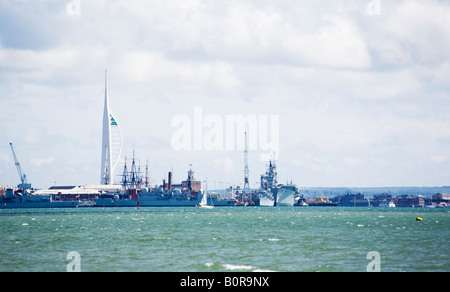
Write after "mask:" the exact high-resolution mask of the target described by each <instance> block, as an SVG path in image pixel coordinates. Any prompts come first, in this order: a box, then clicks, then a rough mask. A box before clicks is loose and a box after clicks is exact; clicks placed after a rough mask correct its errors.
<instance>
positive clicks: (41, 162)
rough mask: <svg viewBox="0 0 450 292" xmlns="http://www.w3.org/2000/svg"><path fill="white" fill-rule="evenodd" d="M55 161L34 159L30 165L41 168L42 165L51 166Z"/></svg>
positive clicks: (51, 159)
mask: <svg viewBox="0 0 450 292" xmlns="http://www.w3.org/2000/svg"><path fill="white" fill-rule="evenodd" d="M54 161H55V158H54V157H45V158H35V159H31V161H30V162H31V165H33V166H35V167H41V166H43V165H47V164H52V163H53V162H54Z"/></svg>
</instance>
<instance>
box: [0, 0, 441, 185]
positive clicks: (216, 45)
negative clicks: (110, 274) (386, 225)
mask: <svg viewBox="0 0 450 292" xmlns="http://www.w3.org/2000/svg"><path fill="white" fill-rule="evenodd" d="M105 69H107V70H108V83H109V98H110V107H111V110H112V112H114V115H115V117H116V120H117V122H118V124H119V125H120V127H121V131H122V135H123V153H122V158H121V159H122V160H123V159H124V157H125V156H127V157H128V161H129V158H130V157H131V156H132V152H133V149H134V151H135V155H136V157H137V158H138V162H139V163H140V165H141V169H142V170H143V169H144V168H145V164H146V160H147V159H148V163H149V175H150V179H151V182H152V185H153V184H159V183H161V180H162V179H163V178H166V177H167V172H168V171H171V170H172V171H173V173H174V175H173V178H174V181H175V182H179V181H181V180H184V179H186V177H187V171H188V169H189V168H190V164H191V165H192V168H193V169H194V171H195V176H196V178H197V179H198V180H201V181H206V180H207V181H208V188H209V189H214V188H218V187H220V186H224V185H225V184H230V183H232V184H235V185H243V181H244V153H243V151H242V149H241V147H238V146H234V147H233V146H232V147H228V148H227V147H225V146H226V145H227V144H226V143H228V142H230V140H229V139H230V137H229V136H227V135H226V133H228V132H229V131H230V128H227V117H228V118H237V117H239V116H242V117H245V118H247V119H249V120H252V121H254V120H256V123H257V124H256V128H255V127H253V128H252V127H250V128H251V129H252V131H250V132H249V140H251V141H252V143H253V142H254V143H256V144H252V147H251V149H250V151H249V173H250V177H249V178H250V186H251V187H255V186H257V185H258V183H259V177H260V174H262V173H264V172H265V168H266V165H267V163H268V162H267V159H268V155H265V156H264V155H263V154H268V153H270V152H272V150H277V151H276V155H275V156H276V160H277V167H278V178H279V182H280V183H286V182H287V181H289V182H290V181H291V180H292V182H293V183H295V184H297V186H300V187H320V186H322V187H377V186H443V185H450V167H449V164H450V2H449V1H438V0H425V1H419V0H404V1H402V0H398V1H387V0H367V1H366V0H346V1H332V0H318V1H306V0H295V1H294V0H279V1H268V0H242V1H239V0H217V1H206V0H205V1H203V0H181V1H178V0H169V1H153V0H145V1H144V0H143V1H138V0H126V1H125V0H123V1H122V0H115V1H112V0H109V1H106V0H89V1H88V0H28V1H27V0H0V185H17V184H18V183H20V180H19V175H18V174H17V171H16V169H15V164H14V160H13V157H12V154H11V149H10V147H9V142H13V144H14V148H15V151H16V154H17V156H18V159H19V162H20V164H21V166H22V169H23V171H24V173H26V174H27V177H28V180H29V181H30V182H31V183H32V185H33V187H36V188H48V187H50V186H52V185H55V184H57V185H85V184H98V183H99V182H100V165H101V136H102V118H103V102H104V82H105V81H104V78H105V76H104V74H105ZM199 113H201V115H199ZM272 119H274V120H275V121H277V120H278V123H276V122H275V123H271V121H272ZM183 121H184V122H185V123H184V124H183V123H182V122H183ZM186 123H189V127H190V128H189V127H188V126H187V124H186ZM255 129H258V130H257V131H256V130H255ZM188 130H190V131H188ZM186 133H189V134H190V135H187V134H186ZM180 134H182V135H180ZM236 135H238V134H236ZM238 136H239V135H238ZM180 137H181V138H180ZM240 137H242V135H240ZM180 139H181V140H182V142H183V143H184V142H186V144H183V143H181V144H179V143H178V144H177V141H178V142H179V141H180ZM186 139H187V140H186ZM189 139H191V140H189ZM198 139H200V140H198ZM174 141H175V142H174ZM195 141H197V142H198V141H200V142H199V144H197V146H198V147H195V146H196V145H195V143H196V142H195ZM205 141H206V142H205ZM255 141H256V142H255ZM264 141H269V142H270V143H271V144H272V146H273V145H276V144H278V145H279V146H278V147H275V148H276V149H269V148H270V147H269V148H268V147H266V146H267V144H265V143H263V142H264ZM202 142H203V143H202ZM189 143H191V144H189ZM188 144H189V145H191V146H192V147H182V146H183V145H185V146H186V145H188ZM231 144H232V143H231ZM231 144H230V145H231ZM180 145H181V146H180ZM221 145H223V147H219V146H221ZM272 148H273V147H272ZM268 149H269V150H268ZM122 165H123V164H121V163H119V166H118V168H117V169H116V172H115V175H116V180H119V179H120V178H119V175H120V174H121V169H122V167H123V166H122Z"/></svg>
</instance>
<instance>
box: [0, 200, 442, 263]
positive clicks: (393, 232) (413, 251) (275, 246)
mask: <svg viewBox="0 0 450 292" xmlns="http://www.w3.org/2000/svg"><path fill="white" fill-rule="evenodd" d="M449 211H450V209H447V208H442V209H441V208H438V209H429V208H378V207H368V208H360V207H356V208H354V207H216V208H214V209H212V210H205V209H198V208H183V207H168V208H154V207H153V208H152V207H141V208H140V209H139V210H137V209H136V208H71V209H2V210H0V236H1V237H0V238H1V242H0V271H11V272H16V271H17V272H25V271H26V272H28V271H32V272H33V271H36V272H38V271H39V272H47V271H48V272H50V271H55V272H66V271H72V270H77V271H81V272H97V271H127V272H130V271H149V272H258V271H259V272H269V271H274V272H285V271H286V272H301V271H323V272H338V271H339V272H340V271H343V272H346V271H348V272H351V271H353V272H366V271H381V272H397V271H406V272H422V271H430V272H431V271H433V272H434V271H442V272H449V271H450V248H449V240H450V213H449ZM417 217H420V218H422V219H423V220H422V221H416V218H417Z"/></svg>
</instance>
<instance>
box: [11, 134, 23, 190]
mask: <svg viewBox="0 0 450 292" xmlns="http://www.w3.org/2000/svg"><path fill="white" fill-rule="evenodd" d="M9 146H11V151H12V154H13V156H14V163H15V164H16V168H17V172H19V176H20V181H21V182H22V189H23V194H25V193H26V189H27V186H28V184H27V176H26V174H24V173H23V172H22V168H21V167H20V163H19V160H17V156H16V153H15V152H14V147H13V144H12V142H9ZM19 187H20V186H19Z"/></svg>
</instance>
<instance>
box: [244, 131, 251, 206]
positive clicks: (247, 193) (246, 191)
mask: <svg viewBox="0 0 450 292" xmlns="http://www.w3.org/2000/svg"><path fill="white" fill-rule="evenodd" d="M248 175H249V170H248V139H247V132H245V150H244V189H243V190H242V196H243V197H244V198H245V199H246V200H247V201H251V194H250V184H249V182H248Z"/></svg>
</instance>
